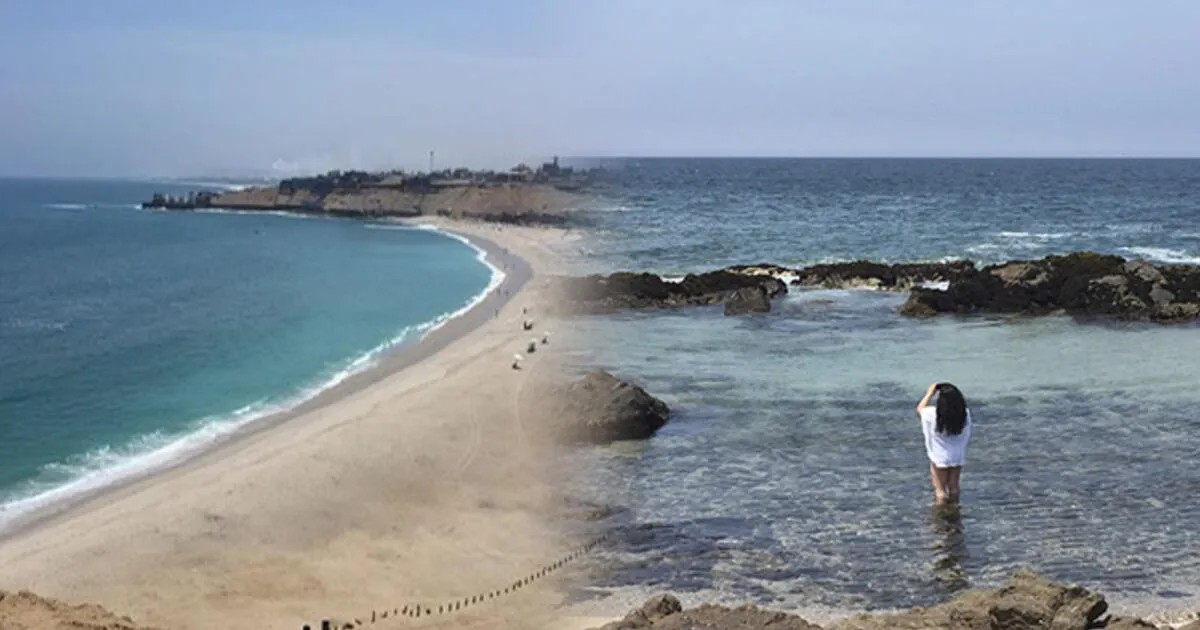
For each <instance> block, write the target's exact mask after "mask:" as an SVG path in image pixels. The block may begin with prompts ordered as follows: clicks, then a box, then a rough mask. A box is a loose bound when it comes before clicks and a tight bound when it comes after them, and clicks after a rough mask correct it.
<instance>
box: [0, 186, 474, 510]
mask: <svg viewBox="0 0 1200 630" xmlns="http://www.w3.org/2000/svg"><path fill="white" fill-rule="evenodd" d="M157 190H166V191H168V192H176V190H174V189H173V188H172V187H171V186H164V185H161V184H147V183H136V182H114V181H58V180H0V504H4V503H7V504H9V509H8V510H7V515H5V514H0V522H2V521H3V517H4V516H11V515H12V513H13V512H14V511H15V510H16V509H18V508H26V507H29V506H31V505H34V504H36V503H39V502H41V501H45V500H49V499H51V498H52V497H54V496H59V495H61V494H62V493H63V492H65V491H66V490H80V489H83V488H85V487H95V486H97V485H102V484H104V483H106V482H109V481H111V480H112V479H113V478H115V477H116V476H118V475H119V474H127V473H130V472H133V471H135V470H139V469H144V468H145V467H147V466H150V465H153V464H162V463H165V462H167V461H170V460H171V459H172V458H177V457H179V456H180V455H182V454H183V453H184V452H187V451H190V450H194V449H196V448H198V447H201V446H202V445H203V444H204V443H206V442H208V441H210V440H212V439H214V438H216V437H218V436H220V435H223V434H226V433H228V432H229V431H231V430H233V429H234V428H235V427H237V426H239V425H240V424H242V423H244V422H247V421H249V420H251V419H253V418H254V417H258V416H261V415H262V414H263V413H264V412H266V411H268V410H271V409H275V408H279V407H281V406H287V405H288V404H290V403H294V402H295V401H297V400H298V399H301V398H303V397H305V396H308V395H311V394H312V393H313V392H314V391H315V390H317V389H319V388H321V387H323V386H327V385H329V384H331V383H332V382H334V381H336V380H337V379H339V378H342V377H344V376H345V375H347V374H348V373H350V372H352V371H354V370H356V369H361V368H362V367H364V366H365V365H366V364H368V363H369V361H370V359H371V358H373V357H374V356H375V355H377V354H378V353H379V352H381V351H382V350H384V349H385V348H387V347H389V346H394V345H396V344H400V343H404V342H406V341H412V340H413V339H416V338H418V337H419V335H420V333H421V331H422V330H423V329H424V328H425V327H428V325H430V324H431V323H432V322H434V321H435V320H437V319H438V318H439V317H443V316H445V315H446V314H448V313H452V312H454V311H456V310H458V309H460V308H462V307H463V306H464V305H466V304H467V303H468V302H470V301H471V300H472V299H473V297H474V296H475V295H477V294H479V293H480V292H482V291H483V290H484V289H485V287H487V286H488V284H489V282H490V281H491V275H492V271H491V269H490V268H489V267H488V266H486V265H485V264H483V263H482V262H481V261H480V260H479V257H478V253H477V252H476V251H475V250H474V249H472V248H471V247H469V246H467V245H466V244H464V243H461V242H459V241H457V240H454V239H452V238H448V237H446V236H444V235H441V234H438V233H436V232H433V231H428V230H421V229H411V228H402V227H399V226H395V225H386V226H385V225H368V224H365V223H359V222H353V221H341V220H326V219H301V218H293V217H286V216H270V215H261V214H257V215H255V214H233V213H228V214H220V213H164V212H149V211H142V210H139V209H137V205H136V204H137V202H138V201H139V200H142V199H145V198H148V197H149V195H150V194H151V193H152V192H153V191H157ZM182 190H183V189H182V188H179V189H178V192H182ZM65 484H69V485H65ZM47 492H50V494H46V493H47ZM14 502H16V503H14Z"/></svg>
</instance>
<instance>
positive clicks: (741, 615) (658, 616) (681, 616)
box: [600, 595, 821, 630]
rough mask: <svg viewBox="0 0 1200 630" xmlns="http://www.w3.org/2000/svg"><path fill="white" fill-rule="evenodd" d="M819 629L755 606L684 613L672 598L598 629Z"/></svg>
mask: <svg viewBox="0 0 1200 630" xmlns="http://www.w3.org/2000/svg"><path fill="white" fill-rule="evenodd" d="M643 628H654V629H655V630H701V629H703V630H710V629H711V630H733V629H735V628H736V629H737V630H751V629H752V628H770V629H771V630H821V629H820V627H819V626H815V625H813V624H811V623H808V622H807V621H805V620H803V619H801V618H800V617H797V616H795V615H789V614H786V613H781V612H772V611H767V610H762V609H760V608H758V607H757V606H742V607H739V608H725V607H724V606H712V605H704V606H700V607H698V608H693V609H691V610H684V609H683V606H682V605H680V603H679V600H678V599H676V598H675V597H674V596H673V595H660V596H658V597H655V598H653V599H651V600H649V601H647V602H646V603H645V604H644V605H642V607H641V608H638V609H637V610H634V611H633V612H631V613H629V614H628V615H626V616H625V618H624V619H621V620H620V621H614V622H612V623H609V624H605V625H604V626H601V627H600V630H641V629H643Z"/></svg>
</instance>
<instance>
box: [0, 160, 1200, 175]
mask: <svg viewBox="0 0 1200 630" xmlns="http://www.w3.org/2000/svg"><path fill="white" fill-rule="evenodd" d="M559 157H560V159H562V160H747V161H751V160H762V161H766V160H796V161H800V160H813V161H816V160H827V161H833V160H899V161H922V160H943V161H950V160H962V161H973V160H977V161H983V160H995V161H1053V160H1078V161H1085V160H1090V161H1118V160H1128V161H1172V160H1174V161H1194V160H1200V154H1198V155H1193V156H1172V155H1048V156H1018V155H927V156H917V155H824V156H822V155H791V156H789V155H560V156H559ZM394 168H396V167H387V166H380V167H374V168H370V169H361V168H354V169H347V168H346V167H340V168H333V169H329V170H364V171H366V172H375V171H385V170H392V169H394ZM450 168H472V167H468V166H465V165H460V166H456V167H450ZM246 170H247V171H254V170H256V169H252V168H249V167H248V168H247V169H246ZM329 170H327V171H322V172H329ZM262 175H265V173H264V174H262ZM262 175H255V176H254V177H255V178H258V177H261V176H262ZM289 176H292V177H294V176H296V175H288V176H284V175H280V177H270V178H268V179H279V178H283V179H286V178H287V177H289ZM238 177H250V175H241V176H238V175H197V174H191V175H168V174H158V175H148V174H141V175H135V174H113V173H109V174H64V173H0V179H104V180H113V179H117V180H120V179H124V180H143V179H198V180H202V179H218V180H219V179H230V178H238Z"/></svg>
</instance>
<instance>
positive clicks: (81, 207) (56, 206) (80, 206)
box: [42, 203, 88, 210]
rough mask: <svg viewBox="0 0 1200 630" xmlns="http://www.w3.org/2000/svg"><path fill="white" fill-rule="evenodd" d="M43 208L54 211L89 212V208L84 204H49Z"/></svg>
mask: <svg viewBox="0 0 1200 630" xmlns="http://www.w3.org/2000/svg"><path fill="white" fill-rule="evenodd" d="M42 207H43V208H52V209H54V210H87V209H88V206H87V204H84V203H48V204H46V205H44V206H42Z"/></svg>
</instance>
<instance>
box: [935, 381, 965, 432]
mask: <svg viewBox="0 0 1200 630" xmlns="http://www.w3.org/2000/svg"><path fill="white" fill-rule="evenodd" d="M937 392H938V399H937V425H936V427H935V429H936V431H937V432H938V433H941V434H942V435H958V434H959V433H962V431H963V427H964V426H966V424H967V400H966V399H965V398H963V394H962V391H960V390H959V389H958V388H957V387H955V386H953V385H951V384H950V383H938V386H937Z"/></svg>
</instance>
